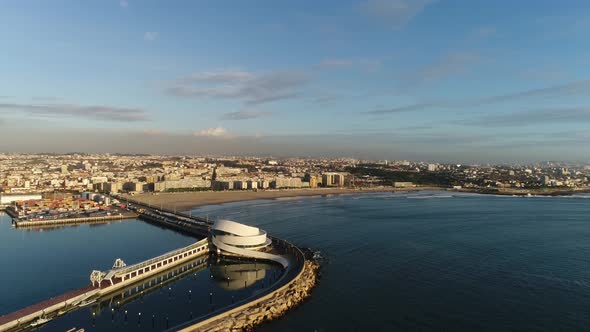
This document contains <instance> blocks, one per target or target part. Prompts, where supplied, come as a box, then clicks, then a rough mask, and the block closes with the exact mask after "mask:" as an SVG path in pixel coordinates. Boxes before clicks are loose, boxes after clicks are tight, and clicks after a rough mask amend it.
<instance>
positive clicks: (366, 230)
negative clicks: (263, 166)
mask: <svg viewBox="0 0 590 332" xmlns="http://www.w3.org/2000/svg"><path fill="white" fill-rule="evenodd" d="M193 214H199V215H203V216H205V215H209V217H210V218H213V217H215V216H217V217H225V218H229V219H233V220H236V221H239V222H244V223H247V224H252V225H257V226H260V227H261V228H263V229H265V230H267V231H269V233H271V234H272V235H276V236H278V237H282V238H284V239H287V240H289V241H291V242H293V243H295V244H297V245H299V246H301V247H309V248H312V249H313V250H316V251H319V252H320V253H321V255H322V256H323V257H324V258H323V263H322V270H321V272H322V277H321V280H320V283H319V285H318V287H317V288H316V289H315V290H314V292H313V294H312V297H311V298H310V299H308V300H307V301H305V303H304V304H303V305H301V306H299V307H297V308H296V309H294V310H292V311H290V312H288V314H287V315H285V316H284V317H282V318H281V319H278V320H275V321H272V322H269V323H265V324H264V325H263V326H261V327H260V328H258V330H259V331H263V332H267V331H273V332H274V331H444V330H447V331H580V330H589V329H590V313H589V309H588V308H590V196H588V195H586V196H584V195H580V196H577V197H531V198H520V197H496V196H483V195H470V194H451V193H446V192H421V193H411V194H403V193H398V194H392V193H377V194H361V195H342V196H332V197H315V198H309V197H305V198H303V197H302V198H294V199H288V200H259V201H251V202H239V203H228V204H222V205H214V206H206V207H200V208H196V209H194V210H193ZM193 241H194V239H192V238H190V237H187V236H184V235H181V234H178V233H175V232H173V231H170V230H166V229H161V228H158V227H155V226H152V225H149V224H146V223H143V222H141V221H137V220H130V221H123V222H116V223H111V224H106V225H100V226H88V225H83V226H77V227H63V228H59V229H57V230H53V231H43V232H40V231H25V230H18V229H12V228H11V227H10V222H9V218H8V217H6V216H0V264H2V265H1V266H3V269H2V273H1V274H0V278H1V279H0V294H1V296H0V314H2V313H6V312H9V311H12V310H15V309H18V308H20V307H22V306H25V305H28V304H31V303H33V302H35V301H39V300H43V299H45V298H47V297H49V296H52V295H56V294H59V293H61V292H63V291H66V290H69V289H72V288H77V287H81V286H84V285H86V284H87V283H88V276H89V273H90V271H91V270H92V269H96V268H99V269H108V268H109V267H110V266H111V265H112V262H113V261H114V259H115V258H117V257H122V258H123V259H124V260H125V261H126V262H128V263H133V262H135V261H139V260H143V259H146V258H149V257H152V256H155V255H158V254H161V253H163V252H165V251H167V250H171V249H175V248H178V247H181V246H184V245H187V244H189V243H191V242H193ZM123 253H124V254H123ZM234 263H235V262H213V264H212V265H211V266H212V267H207V268H202V267H197V268H195V269H194V270H191V271H190V273H188V274H187V275H186V276H183V277H181V278H178V279H177V280H173V281H172V282H170V283H168V284H166V285H165V286H164V287H161V288H156V289H154V290H150V291H149V292H147V291H146V293H145V294H143V295H141V296H137V297H135V298H126V300H125V302H122V303H121V304H120V305H118V304H116V302H117V301H123V300H121V299H118V298H115V299H114V300H113V301H111V302H110V303H109V302H107V303H101V304H100V305H96V306H89V307H86V308H83V309H81V310H79V311H76V312H74V313H72V314H69V315H67V316H65V317H62V318H59V319H57V320H55V321H52V322H51V323H49V324H48V325H46V326H44V327H43V329H42V330H43V331H64V330H66V329H67V328H71V327H73V326H77V327H86V328H87V331H110V330H119V331H127V330H135V331H143V330H154V331H157V330H161V329H163V328H164V327H165V318H166V317H169V319H170V322H169V325H170V326H174V325H175V324H176V323H178V322H180V321H183V320H188V319H189V315H192V316H194V317H196V316H198V315H199V313H202V312H204V311H207V310H210V308H211V307H210V305H209V298H208V294H209V292H210V291H214V292H215V294H216V295H215V299H214V302H215V304H216V305H219V306H221V305H223V304H224V303H230V301H232V300H233V298H232V296H233V297H235V298H236V299H237V298H238V297H246V296H248V295H251V294H253V293H255V292H257V291H259V289H261V288H262V287H264V284H265V279H268V278H269V277H270V276H272V275H276V273H278V272H277V271H276V270H273V269H276V267H272V266H271V267H265V268H264V269H265V270H266V271H265V277H263V278H261V280H259V281H257V282H255V283H254V284H253V285H248V287H247V288H245V289H232V287H229V286H230V285H225V286H224V285H223V282H220V280H219V278H213V277H211V276H212V275H213V274H216V273H217V274H219V273H220V272H219V271H220V270H223V269H224V268H225V266H227V265H230V264H234ZM258 268H260V267H258ZM222 274H223V273H222ZM267 282H268V281H266V283H267ZM188 290H192V294H193V295H192V298H189V297H188ZM124 310H128V312H129V313H128V316H129V317H128V320H125V319H124ZM92 312H96V313H97V317H96V318H95V320H94V321H93V319H92V315H91V313H92ZM139 312H141V313H142V317H143V320H142V321H141V322H139V319H138V313H139ZM113 313H114V314H113ZM113 317H114V318H113ZM152 319H153V323H152ZM152 324H153V325H152ZM93 325H94V326H93ZM152 326H153V327H152Z"/></svg>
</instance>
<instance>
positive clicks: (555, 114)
mask: <svg viewBox="0 0 590 332" xmlns="http://www.w3.org/2000/svg"><path fill="white" fill-rule="evenodd" d="M546 123H590V107H583V108H549V109H531V110H526V111H521V112H514V113H509V114H497V115H489V116H484V117H481V118H479V119H476V120H471V121H464V122H462V123H461V124H465V125H477V126H485V127H508V126H525V125H538V124H546Z"/></svg>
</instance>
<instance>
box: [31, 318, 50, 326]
mask: <svg viewBox="0 0 590 332" xmlns="http://www.w3.org/2000/svg"><path fill="white" fill-rule="evenodd" d="M50 320H51V318H43V317H40V318H39V319H37V320H36V321H34V322H32V323H31V326H32V327H36V326H39V325H43V324H45V323H47V322H49V321H50Z"/></svg>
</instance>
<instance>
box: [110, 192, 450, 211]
mask: <svg viewBox="0 0 590 332" xmlns="http://www.w3.org/2000/svg"><path fill="white" fill-rule="evenodd" d="M415 190H440V188H436V187H414V188H393V187H373V188H362V189H350V188H318V189H285V190H259V191H201V192H180V193H146V194H136V195H133V196H131V195H128V194H122V195H121V197H122V198H123V199H125V198H129V199H133V200H136V201H139V202H141V203H144V204H147V205H153V206H160V207H162V208H167V209H171V210H174V209H175V210H178V211H187V210H190V209H191V208H194V207H197V206H203V205H212V204H223V203H229V202H239V201H251V200H257V199H277V198H287V197H299V196H325V195H343V194H359V193H374V192H394V191H395V192H403V191H415Z"/></svg>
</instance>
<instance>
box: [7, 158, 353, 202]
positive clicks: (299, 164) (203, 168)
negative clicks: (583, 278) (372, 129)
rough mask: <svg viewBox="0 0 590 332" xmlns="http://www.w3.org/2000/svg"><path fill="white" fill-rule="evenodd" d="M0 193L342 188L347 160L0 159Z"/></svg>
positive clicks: (346, 174)
mask: <svg viewBox="0 0 590 332" xmlns="http://www.w3.org/2000/svg"><path fill="white" fill-rule="evenodd" d="M0 161H1V162H0V192H4V193H10V194H26V193H51V192H56V191H57V192H63V191H71V192H84V191H90V192H103V193H119V192H129V193H141V192H174V191H199V190H265V189H289V188H295V189H300V188H317V187H343V186H347V185H349V184H350V181H348V182H347V181H346V179H347V176H348V173H347V172H346V171H345V168H346V167H348V166H350V165H351V161H347V162H345V161H343V160H333V161H328V160H308V159H286V160H275V159H269V158H254V157H251V158H248V157H239V158H237V157H189V156H183V157H178V156H148V155H111V154H99V155H91V154H66V155H53V154H51V155H39V154H0Z"/></svg>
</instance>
